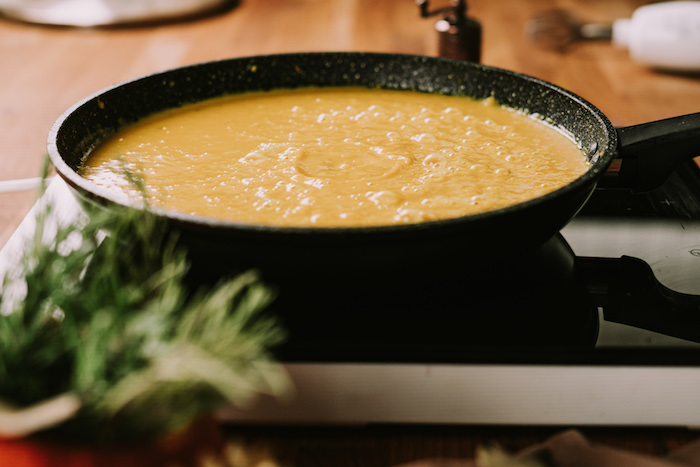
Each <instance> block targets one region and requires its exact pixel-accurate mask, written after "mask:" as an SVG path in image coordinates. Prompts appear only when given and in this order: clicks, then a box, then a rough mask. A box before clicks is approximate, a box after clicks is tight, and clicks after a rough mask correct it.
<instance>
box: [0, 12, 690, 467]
mask: <svg viewBox="0 0 700 467" xmlns="http://www.w3.org/2000/svg"><path fill="white" fill-rule="evenodd" d="M447 3H448V2H447V0H444V1H441V0H435V1H434V2H433V5H434V6H435V7H438V6H444V5H446V4H447ZM645 3H647V2H645V1H641V0H517V1H516V0H511V1H493V0H491V1H489V0H470V2H469V7H470V8H469V11H470V14H471V15H472V16H473V17H475V18H477V19H478V20H480V21H481V23H482V25H483V31H484V35H483V48H482V62H483V63H485V64H488V65H493V66H497V67H502V68H507V69H511V70H515V71H518V72H522V73H526V74H529V75H533V76H536V77H539V78H543V79H545V80H547V81H551V82H553V83H555V84H558V85H560V86H563V87H565V88H568V89H570V90H571V91H573V92H575V93H577V94H579V95H580V96H582V97H583V98H585V99H587V100H589V101H590V102H591V103H593V104H594V105H595V106H597V107H599V108H600V109H601V110H602V111H603V112H605V113H606V115H608V117H609V118H610V119H611V120H612V121H613V123H614V124H615V125H618V126H625V125H632V124H637V123H642V122H647V121H651V120H656V119H662V118H666V117H671V116H674V115H680V114H685V113H692V112H697V111H698V110H700V78H698V76H693V75H675V74H668V73H661V72H658V71H654V70H651V69H648V68H646V67H645V66H643V65H640V64H637V63H634V62H633V61H631V60H630V59H629V57H628V54H627V52H626V51H625V50H622V49H619V48H616V47H614V46H612V45H611V44H609V43H606V42H591V43H582V44H577V45H575V46H573V47H571V48H570V49H569V50H567V51H566V52H565V53H559V52H553V51H548V50H542V49H540V48H537V47H536V46H534V45H533V44H532V43H531V42H530V41H529V40H527V39H526V38H525V32H524V31H525V25H526V23H527V21H528V19H529V18H530V17H531V16H532V15H533V14H534V13H536V12H539V11H542V10H546V9H551V8H555V7H556V8H565V9H568V10H571V11H573V12H575V13H576V14H577V15H579V16H581V17H582V18H585V19H587V20H591V21H600V22H611V21H612V20H614V19H615V18H620V17H629V16H630V15H631V13H632V12H633V11H634V9H635V8H636V7H638V6H640V5H643V4H645ZM435 21H436V18H430V19H422V18H420V17H419V15H418V8H417V7H416V5H415V2H414V1H413V0H382V1H370V0H243V1H241V2H240V4H239V5H237V6H236V7H235V8H232V9H230V10H227V11H223V12H219V13H218V14H216V15H213V16H208V17H203V18H197V19H194V20H191V21H183V22H178V23H171V24H158V25H149V26H140V27H113V28H92V29H75V28H67V27H46V26H40V25H33V24H26V23H22V22H18V21H12V20H7V19H3V18H2V17H0V66H1V67H2V72H1V73H0V132H1V137H0V180H11V179H18V178H28V177H35V176H37V175H38V174H39V171H40V167H41V165H42V161H43V160H44V158H45V154H46V149H45V148H46V138H47V134H48V132H49V129H50V127H51V125H52V123H53V122H54V121H55V120H56V119H57V118H58V117H59V116H60V115H61V113H63V112H64V111H65V110H66V109H68V108H69V107H70V106H71V105H73V104H74V103H76V102H77V101H79V100H81V99H83V98H84V97H86V96H88V95H90V94H92V93H95V92H97V91H99V90H100V89H102V88H104V87H106V86H109V85H112V84H115V83H117V82H120V81H123V80H127V79H130V78H135V77H138V76H140V75H143V74H147V73H152V72H156V71H160V70H164V69H168V68H172V67H176V66H180V65H185V64H191V63H197V62H202V61H208V60H217V59H224V58H230V57H240V56H248V55H257V54H268V53H280V52H300V51H374V52H401V53H411V54H425V55H435V54H436V50H437V35H436V32H435V29H434V24H435ZM34 196H35V195H34V193H33V192H32V191H31V190H30V191H23V192H16V193H0V246H2V245H3V244H4V243H5V242H6V240H7V238H8V237H9V235H10V234H11V233H12V232H13V231H14V229H15V228H16V226H17V225H18V223H19V222H20V221H21V219H22V218H23V217H24V216H25V215H26V213H27V211H28V209H29V208H30V206H31V204H32V203H33V201H34ZM558 429H559V428H555V429H545V428H528V427H520V428H515V427H501V428H498V427H488V428H484V427H481V428H480V427H374V428H364V429H360V428H358V429H352V428H343V429H327V430H316V429H292V428H288V429H284V428H277V429H268V430H266V429H263V428H255V429H253V428H251V429H243V428H237V429H234V430H233V432H232V434H233V435H235V436H236V437H239V438H240V439H241V440H243V441H244V442H245V443H246V444H248V445H257V444H260V445H263V446H266V447H270V448H271V449H272V450H274V451H275V452H276V453H277V454H279V456H280V458H281V459H283V460H284V461H285V462H287V463H288V464H290V465H291V464H293V465H300V466H301V465H303V466H316V465H318V466H321V465H325V466H327V465H333V466H343V465H348V466H350V465H353V466H354V465H357V466H365V467H368V466H373V465H377V466H379V465H382V466H386V465H394V464H398V463H402V462H408V461H411V460H415V459H420V458H423V457H431V456H448V457H449V456H453V457H454V456H456V457H469V456H471V455H472V454H473V451H474V448H475V446H477V445H479V444H480V443H485V442H488V441H489V440H492V439H497V440H499V441H500V442H502V443H504V444H506V446H507V447H511V448H520V447H523V446H524V445H527V444H528V443H532V442H538V441H541V440H542V439H544V438H545V437H546V436H549V435H550V434H552V433H553V432H554V431H556V430H558ZM587 433H589V434H590V435H592V436H593V437H594V438H595V439H599V440H603V441H607V442H610V443H612V444H615V445H621V446H623V447H631V448H633V449H639V450H644V451H646V452H653V453H662V452H665V451H667V450H668V449H669V448H672V447H675V446H676V445H678V444H679V443H683V442H686V441H688V440H690V439H692V438H693V437H694V433H690V432H687V431H685V430H670V429H612V428H606V429H598V430H595V429H592V430H589V431H588V432H587Z"/></svg>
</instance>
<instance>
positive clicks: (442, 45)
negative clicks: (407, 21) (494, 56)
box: [416, 0, 481, 63]
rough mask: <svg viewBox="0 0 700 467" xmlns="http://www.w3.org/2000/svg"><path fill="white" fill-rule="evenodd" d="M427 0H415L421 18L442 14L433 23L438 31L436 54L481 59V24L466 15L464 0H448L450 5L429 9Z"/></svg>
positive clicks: (469, 59)
mask: <svg viewBox="0 0 700 467" xmlns="http://www.w3.org/2000/svg"><path fill="white" fill-rule="evenodd" d="M428 3H429V0H416V5H418V7H419V9H420V15H421V17H422V18H428V17H430V16H436V15H444V17H443V19H441V20H440V21H438V22H437V23H435V29H436V30H437V32H438V55H440V56H441V57H447V58H455V59H459V60H467V61H469V62H477V63H478V62H480V61H481V24H480V23H479V22H478V21H476V20H475V19H473V18H470V17H468V16H467V2H466V0H450V6H447V7H444V8H438V9H437V10H433V11H429V8H430V6H429V4H428Z"/></svg>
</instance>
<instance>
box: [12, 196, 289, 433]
mask: <svg viewBox="0 0 700 467" xmlns="http://www.w3.org/2000/svg"><path fill="white" fill-rule="evenodd" d="M51 212H52V206H50V205H47V206H46V207H45V208H43V209H41V210H40V211H39V213H38V215H37V228H36V232H35V234H34V237H33V240H32V241H31V242H30V245H29V248H28V249H27V251H26V252H25V254H24V255H23V259H22V262H21V265H20V267H19V268H18V269H16V270H14V271H12V272H10V273H8V274H6V276H5V277H4V278H3V279H2V283H1V285H2V289H1V290H2V296H1V297H0V407H5V409H7V408H8V407H10V408H12V409H19V408H23V407H28V406H32V405H34V404H37V403H41V402H42V401H46V400H49V399H52V398H55V397H60V396H62V395H71V396H73V397H75V398H77V400H78V401H79V407H80V408H79V410H78V411H77V413H76V414H75V415H74V416H71V417H70V418H68V419H67V420H58V421H57V422H56V425H57V426H55V427H53V428H51V430H52V431H53V432H55V434H57V435H64V436H71V437H77V438H80V439H82V440H93V441H104V442H116V441H119V442H122V441H127V440H133V439H139V440H143V439H144V438H149V437H155V436H159V435H163V434H165V433H168V432H170V431H172V430H175V429H177V428H179V427H182V426H184V425H186V424H188V423H189V422H191V421H193V420H194V419H195V418H197V417H200V416H202V415H204V414H208V413H211V412H212V411H214V410H215V409H217V408H219V407H221V406H222V405H223V404H234V405H237V404H242V403H245V402H246V401H248V400H249V399H250V398H251V397H253V396H255V395H257V394H259V393H270V394H273V395H282V394H285V393H286V392H287V391H288V390H289V389H290V386H289V382H288V380H287V378H286V375H285V373H284V371H283V370H282V368H281V366H280V365H278V364H277V363H276V362H275V361H274V358H273V357H272V356H271V353H270V349H271V348H272V347H273V346H275V345H277V344H279V343H280V342H281V341H282V340H283V339H284V332H283V330H282V329H281V328H280V327H279V325H278V324H277V322H276V320H275V319H274V317H273V316H268V315H266V314H265V313H264V309H265V307H266V306H267V305H268V304H269V303H270V301H271V300H272V299H273V298H274V294H273V293H272V291H271V289H270V288H269V287H267V286H266V285H264V284H262V283H261V282H260V280H259V277H258V275H257V274H256V273H255V272H249V273H246V274H243V275H239V276H238V277H235V278H232V279H228V280H224V281H222V282H221V283H219V284H217V285H215V286H213V287H211V288H209V289H206V290H205V289H202V290H195V291H193V290H192V289H191V287H188V285H187V282H186V273H187V270H188V261H187V256H186V252H185V251H183V250H182V249H180V248H179V247H178V246H177V241H176V240H177V238H176V236H175V235H174V234H172V233H170V231H169V230H168V228H167V227H166V225H165V222H164V221H163V220H162V219H161V218H159V217H158V216H156V215H155V214H153V213H151V212H150V211H149V210H148V209H134V208H125V207H124V208H122V207H114V208H110V209H104V208H101V207H92V208H91V207H86V215H85V216H82V217H81V219H80V221H78V222H75V223H71V224H70V225H65V226H58V227H57V228H56V230H55V232H53V231H50V230H51V228H52V226H51V223H50V222H47V220H48V219H49V218H50V217H51ZM0 419H1V414H0Z"/></svg>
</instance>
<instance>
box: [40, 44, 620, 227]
mask: <svg viewBox="0 0 700 467" xmlns="http://www.w3.org/2000/svg"><path fill="white" fill-rule="evenodd" d="M294 57H302V58H308V57H312V58H318V59H319V60H322V59H323V58H325V59H326V60H327V61H328V60H338V59H339V58H342V59H344V60H347V59H356V61H358V62H359V61H361V60H362V59H363V58H372V59H375V60H377V59H384V60H392V59H393V60H396V59H397V58H398V59H401V60H407V61H411V60H412V61H414V62H416V63H423V64H426V63H429V62H434V63H443V64H444V63H448V64H453V65H454V66H457V67H467V68H474V69H477V70H481V71H486V72H491V73H496V74H498V75H501V76H503V77H507V78H510V79H515V80H518V81H520V82H522V83H524V84H525V85H528V86H535V87H539V88H542V89H546V90H548V91H550V92H555V93H557V94H560V95H562V96H563V97H565V98H566V99H567V101H568V102H570V103H571V105H572V106H573V107H575V108H579V109H582V110H583V111H585V112H586V113H589V114H591V115H592V116H593V117H594V119H595V120H597V121H598V123H599V125H600V129H602V130H603V131H604V133H605V135H606V136H607V144H605V146H604V147H602V148H601V147H600V145H599V146H598V147H596V148H594V149H593V150H592V151H587V150H586V149H585V148H581V150H582V151H583V152H584V155H585V156H586V157H587V159H588V160H589V163H590V167H589V169H588V170H587V171H586V172H585V173H583V174H582V175H581V176H580V177H578V178H577V179H575V180H574V181H572V182H571V183H569V184H567V185H565V186H563V187H561V188H559V189H557V190H554V191H552V192H550V193H547V194H544V195H542V196H538V197H537V198H533V199H530V200H527V201H523V202H521V203H517V204H514V205H510V206H506V207H503V208H499V209H494V210H490V211H486V212H483V213H478V214H470V215H466V216H460V217H454V218H447V219H439V220H434V221H425V222H417V223H407V224H390V225H379V226H360V227H293V226H278V225H264V224H249V223H243V222H236V221H227V220H221V219H215V218H209V217H204V216H197V215H191V214H186V213H180V212H177V211H171V210H166V209H162V208H154V207H149V210H150V211H152V212H153V213H154V214H156V215H158V216H160V217H163V218H166V219H168V220H169V221H171V222H174V223H175V224H176V225H177V226H178V227H183V226H185V227H187V228H188V229H189V230H199V231H208V232H218V233H226V232H230V231H236V232H241V233H250V234H268V235H288V236H298V235H303V236H308V235H314V236H332V237H336V236H341V237H347V236H348V235H351V236H367V235H373V236H377V235H396V234H400V235H401V234H412V233H417V232H425V231H434V230H441V229H451V228H454V227H456V226H459V227H462V228H463V227H464V226H465V225H470V224H481V223H486V222H489V221H492V220H494V219H500V218H503V217H506V216H509V215H511V214H513V213H518V212H522V211H527V210H530V209H533V208H536V207H539V206H541V205H544V204H547V203H549V202H551V201H553V200H555V199H557V198H560V197H562V196H565V195H566V194H568V193H572V194H573V193H576V192H579V191H585V190H590V192H589V195H590V193H592V192H593V190H594V189H595V186H596V183H597V180H598V178H599V177H600V176H601V175H602V174H603V173H604V172H605V170H606V169H607V167H608V165H609V164H610V163H611V162H612V160H613V159H614V158H615V156H616V155H617V152H618V138H617V132H616V130H615V128H614V127H613V125H612V123H611V122H610V120H609V119H608V118H607V117H606V116H605V114H604V113H603V112H602V111H601V110H600V109H598V108H597V107H596V106H594V105H592V104H591V103H590V102H589V101H587V100H586V99H584V98H582V97H581V96H579V95H577V94H575V93H573V92H572V91H569V90H568V89H565V88H563V87H561V86H558V85H555V84H553V83H551V82H549V81H545V80H542V79H540V78H537V77H534V76H531V75H526V74H523V73H519V72H516V71H512V70H508V69H503V68H498V67H494V66H490V65H484V64H480V63H472V62H464V61H460V60H454V59H448V58H444V57H433V56H427V55H415V54H403V53H382V52H291V53H279V54H266V55H253V56H245V57H235V58H226V59H220V60H212V61H205V62H200V63H194V64H189V65H184V66H179V67H175V68H170V69H166V70H161V71H156V72H154V73H149V74H146V75H142V76H138V77H135V78H131V79H127V80H124V81H121V82H118V83H116V84H113V85H110V86H107V87H105V88H102V89H100V90H98V91H96V92H94V93H92V94H90V95H88V96H86V97H85V98H83V99H81V100H79V101H78V102H76V103H75V104H73V105H72V106H71V107H69V108H68V109H67V110H65V111H64V112H63V113H62V114H61V115H60V116H59V117H58V119H57V120H56V121H55V122H54V123H53V125H52V126H51V129H50V130H49V133H48V139H47V148H48V154H49V158H50V160H51V162H52V164H53V166H54V168H55V170H56V172H57V174H58V175H59V176H60V177H61V178H62V179H63V180H64V181H65V182H66V183H67V184H68V185H70V186H71V187H72V188H73V189H74V190H75V191H76V192H77V193H78V195H79V196H80V197H82V198H86V199H89V200H90V201H93V202H94V201H97V202H98V203H99V204H101V205H105V206H109V204H110V203H111V204H115V205H119V206H124V207H129V208H141V207H143V203H142V202H139V201H133V202H125V201H124V200H121V199H117V197H115V196H113V195H112V194H111V193H110V192H109V191H108V190H105V189H102V188H100V187H98V186H95V185H93V184H92V183H91V182H90V181H88V180H87V179H85V178H83V177H81V176H80V175H79V174H78V172H77V171H76V170H74V169H73V168H72V167H71V166H70V165H69V164H68V163H67V162H66V160H65V159H64V157H63V155H62V153H61V151H60V150H59V149H58V145H57V141H58V140H59V137H60V134H61V132H62V131H63V130H64V125H65V124H66V123H67V122H69V121H70V118H71V117H72V116H73V115H74V114H75V113H76V112H77V111H78V110H80V109H81V108H83V107H85V106H86V105H88V104H90V103H92V102H95V101H99V99H100V97H101V96H104V95H106V94H108V93H110V92H113V91H115V90H119V89H122V88H127V87H132V86H138V85H139V84H142V83H145V82H147V81H148V80H154V79H159V78H164V77H166V76H168V75H170V74H175V73H178V74H186V73H188V72H190V71H193V70H194V71H197V70H202V69H206V68H208V67H217V66H222V65H227V64H234V63H241V64H243V63H246V62H248V63H250V62H254V61H255V60H275V59H277V60H289V59H290V58H294ZM405 90H409V89H405ZM423 92H425V91H423ZM229 94H235V93H229ZM224 95H225V94H222V95H221V96H224ZM464 95H469V94H464ZM203 100H205V99H199V100H198V101H203ZM499 104H501V103H500V102H499ZM171 108H172V107H171ZM519 110H524V111H525V113H526V114H528V115H535V114H534V113H532V112H530V110H529V109H526V108H523V109H519ZM148 115H150V114H144V115H142V117H141V118H145V117H147V116H148ZM541 117H542V119H541V120H542V121H543V122H545V123H548V119H549V118H550V116H548V115H542V116H541ZM127 124H128V123H127ZM579 134H580V132H579ZM572 135H573V136H574V138H575V142H576V143H577V144H578V143H579V140H578V138H576V137H577V136H578V135H577V134H574V133H572ZM90 150H92V148H89V150H88V151H86V152H85V154H84V155H83V158H85V157H86V156H87V155H88V154H89V151H90ZM587 198H588V196H586V200H587ZM584 204H585V201H584V202H583V203H581V204H580V205H579V206H578V207H577V209H576V210H575V211H574V212H572V214H571V217H573V216H574V215H575V214H576V213H577V212H578V210H579V209H580V208H581V207H583V205H584Z"/></svg>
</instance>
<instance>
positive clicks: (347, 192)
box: [81, 87, 588, 227]
mask: <svg viewBox="0 0 700 467" xmlns="http://www.w3.org/2000/svg"><path fill="white" fill-rule="evenodd" d="M587 170H588V162H587V161H586V159H585V157H584V155H583V153H582V151H581V150H580V148H579V147H578V146H577V145H576V144H575V143H574V142H573V141H572V140H571V139H570V138H569V137H568V136H567V135H565V134H564V133H562V132H560V131H558V130H557V129H555V128H553V127H552V126H550V125H547V124H545V123H543V122H542V121H541V120H538V119H537V118H534V117H531V116H528V115H527V114H526V113H525V112H521V111H517V110H512V109H506V108H503V107H501V106H499V105H498V104H497V103H496V102H495V101H494V100H493V99H486V100H474V99H471V98H467V97H455V96H445V95H438V94H426V93H420V92H414V91H398V90H383V89H365V88H347V87H340V88H304V89H297V90H276V91H270V92H256V93H249V94H241V95H233V96H227V97H222V98H217V99H213V100H209V101H205V102H201V103H197V104H192V105H188V106H185V107H183V108H178V109H173V110H170V111H167V112H164V113H160V114H157V115H154V116H151V117H148V118H146V119H144V120H143V121H141V122H138V123H136V124H134V125H131V126H128V127H126V128H124V129H123V130H121V131H119V132H118V133H117V134H116V135H114V136H113V137H112V138H110V139H109V140H107V141H106V142H105V143H104V144H102V145H100V146H99V147H97V148H96V149H95V150H94V151H93V152H92V153H91V154H90V155H89V157H88V158H87V160H86V162H85V164H84V166H83V167H82V170H81V174H82V176H84V177H85V178H87V179H89V180H91V181H92V182H94V183H95V184H96V185H99V186H102V187H106V188H108V189H110V190H114V191H115V192H116V193H120V194H123V195H124V196H129V197H138V196H140V193H139V192H138V191H137V190H136V189H135V188H134V187H133V186H131V185H130V184H129V182H128V181H127V178H126V177H125V176H124V173H125V172H126V171H128V172H131V173H133V174H135V175H137V176H139V177H141V178H142V179H143V181H144V183H145V187H146V192H147V195H148V197H149V202H150V204H151V205H152V206H154V207H159V208H164V209H167V210H174V211H178V212H181V213H188V214H193V215H196V216H203V217H211V218H217V219H223V220H230V221H237V222H241V223H250V224H267V225H277V226H295V227H339V226H342V227H358V226H377V225H390V224H403V223H416V222H423V221H431V220H437V219H445V218H454V217H459V216H465V215H470V214H476V213H481V212H485V211H489V210H493V209H498V208H502V207H504V206H509V205H513V204H516V203H520V202H523V201H526V200H529V199H532V198H536V197H539V196H541V195H544V194H545V193H548V192H551V191H553V190H556V189H557V188H560V187H562V186H564V185H567V184H569V183H570V182H572V181H573V180H574V179H576V178H577V177H579V176H581V175H582V174H583V173H584V172H586V171H587Z"/></svg>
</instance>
